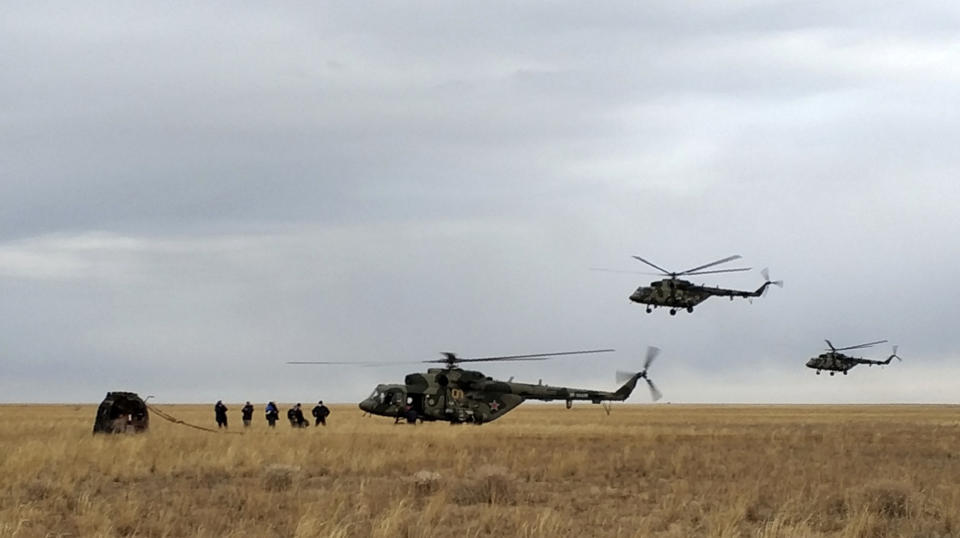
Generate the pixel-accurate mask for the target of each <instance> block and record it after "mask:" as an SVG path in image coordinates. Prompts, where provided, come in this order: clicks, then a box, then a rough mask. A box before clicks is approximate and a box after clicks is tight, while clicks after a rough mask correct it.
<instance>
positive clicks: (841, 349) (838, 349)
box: [834, 340, 886, 351]
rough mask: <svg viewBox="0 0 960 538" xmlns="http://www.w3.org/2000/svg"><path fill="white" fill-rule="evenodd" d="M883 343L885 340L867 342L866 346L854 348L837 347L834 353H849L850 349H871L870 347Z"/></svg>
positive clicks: (861, 345)
mask: <svg viewBox="0 0 960 538" xmlns="http://www.w3.org/2000/svg"><path fill="white" fill-rule="evenodd" d="M883 343H886V340H877V341H876V342H867V343H866V344H857V345H855V346H847V347H838V348H836V349H835V350H834V351H849V350H851V349H862V348H865V347H871V346H875V345H877V344H883Z"/></svg>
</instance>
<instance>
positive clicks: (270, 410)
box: [266, 402, 280, 428]
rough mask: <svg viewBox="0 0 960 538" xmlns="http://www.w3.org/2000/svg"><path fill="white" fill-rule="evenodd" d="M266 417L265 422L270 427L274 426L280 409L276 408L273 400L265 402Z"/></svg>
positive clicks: (278, 417)
mask: <svg viewBox="0 0 960 538" xmlns="http://www.w3.org/2000/svg"><path fill="white" fill-rule="evenodd" d="M266 417H267V424H269V425H270V427H271V428H274V427H276V425H277V420H279V419H280V410H279V409H277V404H275V403H273V402H267V407H266Z"/></svg>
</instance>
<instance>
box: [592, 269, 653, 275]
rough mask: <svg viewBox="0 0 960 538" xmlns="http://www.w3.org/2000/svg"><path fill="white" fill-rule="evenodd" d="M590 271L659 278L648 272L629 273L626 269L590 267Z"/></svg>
mask: <svg viewBox="0 0 960 538" xmlns="http://www.w3.org/2000/svg"><path fill="white" fill-rule="evenodd" d="M590 270H591V271H598V272H601V273H621V274H627V275H656V276H660V273H651V272H650V271H629V270H626V269H607V268H605V267H591V268H590Z"/></svg>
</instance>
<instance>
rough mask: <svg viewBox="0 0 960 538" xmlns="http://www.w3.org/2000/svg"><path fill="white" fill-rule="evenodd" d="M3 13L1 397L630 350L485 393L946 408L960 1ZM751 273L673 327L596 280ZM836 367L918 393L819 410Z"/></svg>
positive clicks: (337, 394) (273, 394) (294, 381)
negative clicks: (646, 381) (734, 289)
mask: <svg viewBox="0 0 960 538" xmlns="http://www.w3.org/2000/svg"><path fill="white" fill-rule="evenodd" d="M5 11H6V12H7V16H5V17H3V18H0V62H2V65H0V105H2V106H0V176H2V181H0V199H2V200H3V202H2V208H3V210H2V211H0V290H2V296H3V297H4V301H2V304H0V319H2V320H3V323H0V338H2V341H3V342H5V350H4V355H5V359H4V366H3V370H4V375H3V376H2V381H0V391H2V393H3V394H4V396H3V397H2V398H3V399H5V400H8V401H17V400H61V401H71V400H94V399H96V398H98V397H99V395H100V393H101V392H104V391H105V390H108V389H112V388H124V387H130V388H135V389H137V390H140V391H141V392H146V393H156V394H157V395H158V396H161V397H163V398H167V399H171V400H174V399H175V400H186V401H195V400H203V399H216V398H227V399H230V398H232V399H246V398H259V399H265V398H272V399H302V400H308V399H310V398H311V397H313V395H314V394H316V393H321V394H323V395H324V396H325V397H326V398H327V399H330V400H343V401H350V400H356V399H358V398H359V396H360V395H361V394H362V393H364V392H366V391H367V390H368V388H369V387H370V386H372V385H373V384H375V383H376V382H378V381H386V380H390V379H399V376H400V375H402V374H403V373H404V372H406V371H407V370H408V369H409V368H408V367H405V366H404V367H400V366H398V367H396V368H393V367H391V368H388V369H386V370H384V371H376V372H374V371H370V370H367V369H361V368H357V369H347V370H336V371H331V370H321V369H313V370H310V369H301V370H297V369H295V368H293V367H288V366H284V365H283V364H282V363H283V361H285V360H293V359H296V360H309V359H319V358H336V359H346V360H350V359H352V358H354V357H355V358H357V360H360V359H371V358H374V359H382V360H389V359H394V358H396V359H397V360H411V359H420V358H431V357H433V356H434V354H435V353H436V352H437V351H441V350H453V351H459V352H461V353H463V354H467V355H469V354H483V355H486V354H493V353H513V352H530V351H551V350H555V349H562V348H581V347H592V346H607V345H611V346H615V347H618V348H620V349H621V350H622V352H621V353H618V354H617V356H616V357H603V358H596V359H590V360H584V361H577V360H560V361H555V362H553V363H549V364H534V365H531V364H518V365H511V366H509V367H507V366H495V367H491V368H490V373H492V374H496V375H503V376H509V375H516V376H517V377H518V378H526V379H536V378H541V377H542V378H544V379H545V381H548V382H551V383H567V384H589V385H600V386H605V387H609V386H612V384H613V381H612V372H613V371H614V370H616V369H618V368H619V369H624V368H630V367H631V366H632V365H633V364H634V363H636V362H637V360H639V357H640V356H641V355H642V350H643V347H644V346H646V345H647V344H656V345H660V346H662V347H663V348H664V349H665V352H664V358H663V361H662V363H661V364H658V368H659V369H660V370H659V372H658V373H659V376H660V377H655V378H656V379H657V380H658V382H659V383H660V384H661V385H663V388H664V391H665V392H666V393H667V395H668V397H669V398H671V399H674V400H675V401H704V400H713V401H767V400H773V401H949V399H950V397H949V396H948V395H947V394H948V391H947V390H946V389H945V388H944V387H942V386H941V385H942V384H941V385H938V384H936V383H934V381H933V380H932V379H931V380H930V384H929V385H927V384H925V381H924V380H925V379H928V378H931V377H932V376H937V377H940V378H946V377H948V375H947V373H955V372H956V367H955V366H954V365H953V364H952V362H951V361H952V359H953V357H954V356H955V350H956V349H957V348H958V346H960V339H958V337H957V336H956V335H955V334H954V331H953V320H955V319H957V315H958V314H960V312H958V307H957V306H956V305H957V301H956V300H955V298H956V295H957V294H956V292H955V291H954V289H953V285H954V280H955V279H954V278H953V276H954V274H955V273H956V272H957V269H958V265H960V252H958V251H957V249H956V248H955V246H954V245H955V243H956V237H957V232H958V231H960V230H958V228H960V226H958V224H957V219H956V217H955V215H954V212H955V210H954V208H955V207H957V206H958V202H960V187H957V183H956V181H955V177H956V175H957V172H958V168H960V161H958V158H957V156H956V152H955V150H954V148H955V147H956V145H957V142H958V133H957V129H956V127H955V126H956V125H957V124H958V122H957V119H958V118H957V112H956V111H957V110H958V107H957V106H956V96H957V95H958V94H960V92H958V89H960V88H958V86H960V68H958V67H957V66H958V65H960V61H958V60H960V46H958V41H957V39H956V37H955V36H956V35H957V33H956V30H957V29H958V26H960V11H958V10H957V9H956V7H955V6H953V5H952V4H946V3H943V4H937V3H933V2H931V3H927V4H925V5H924V6H892V7H878V6H875V5H872V4H871V5H867V4H865V3H858V2H847V3H841V4H834V5H821V6H809V5H807V4H802V3H796V4H782V3H776V4H767V3H762V2H745V3H742V4H740V5H738V6H733V7H730V6H723V7H719V6H718V7H709V6H703V5H700V4H697V3H676V2H662V3H645V4H644V5H642V6H637V5H634V4H633V3H623V4H609V5H606V6H604V7H596V6H586V5H579V4H570V5H563V4H552V5H549V6H547V5H541V6H519V7H518V6H516V5H513V4H508V3H503V4H484V5H483V6H479V5H478V6H462V5H460V6H453V5H449V4H445V3H438V4H436V5H427V4H420V5H418V6H415V7H411V6H409V5H401V4H396V5H381V6H378V7H377V8H376V9H373V8H364V7H359V6H354V5H349V6H343V7H338V8H328V7H318V6H316V5H313V4H307V3H305V4H296V3H292V4H287V5H286V6H284V7H282V8H277V7H270V8H267V7H263V6H260V5H258V4H253V3H251V4H246V5H238V4H236V3H230V4H226V3H224V4H219V5H217V4H205V5H204V6H195V5H191V4H179V5H178V4H169V3H166V4H150V5H138V6H132V5H128V4H123V3H116V4H112V3H103V4H99V5H95V6H82V7H80V6H76V5H74V4H70V3H62V4H57V3H52V4H44V5H42V6H41V5H32V4H30V5H23V6H16V7H11V8H7V9H6V10H5ZM734 252H738V253H741V254H743V255H744V256H745V258H746V260H745V261H746V262H747V263H749V264H751V265H753V266H754V267H756V268H759V267H761V266H763V265H770V266H771V268H772V270H773V272H774V274H775V275H776V276H777V277H778V278H784V279H785V280H787V288H786V289H784V290H782V291H781V290H774V292H772V293H771V294H770V295H768V296H767V297H766V298H764V299H761V300H758V301H756V302H755V304H753V305H748V304H745V303H742V302H736V303H732V304H730V303H724V302H722V301H717V300H712V301H708V302H707V303H705V304H704V305H702V306H701V307H700V308H699V309H698V311H697V313H696V314H695V315H693V316H689V317H686V316H680V317H679V319H673V318H668V317H667V316H665V315H654V316H647V315H645V314H644V313H643V311H642V308H639V307H637V306H636V305H630V304H628V303H627V301H626V297H627V295H629V293H630V291H632V289H633V288H635V287H636V286H637V285H638V284H639V283H641V282H643V281H644V277H640V276H637V277H632V276H629V275H610V274H600V273H591V272H589V271H587V270H586V269H587V267H590V266H596V265H606V266H611V267H620V268H625V269H626V268H631V267H632V266H633V265H635V262H632V260H630V259H629V257H628V256H629V255H630V254H641V255H643V256H647V257H649V258H651V259H654V260H656V261H657V262H658V263H661V264H663V265H666V266H669V267H686V266H690V265H693V264H696V263H701V262H705V261H708V260H710V259H714V258H717V257H721V256H724V255H727V254H730V253H734ZM758 280H759V276H757V275H756V273H751V274H749V275H734V276H730V277H725V278H723V279H722V280H721V279H720V278H717V279H707V280H706V281H707V283H710V284H714V283H720V282H722V283H724V284H729V285H734V286H741V287H745V288H752V287H755V286H756V285H758ZM824 337H828V338H831V339H833V340H835V341H840V342H848V341H849V342H852V343H856V342H858V341H865V340H872V339H875V338H884V337H886V338H890V339H891V340H895V341H897V342H899V343H900V344H902V346H903V349H902V353H901V354H902V355H904V356H905V357H908V361H907V362H905V363H904V364H900V365H896V366H895V367H891V368H888V369H886V370H885V371H882V372H880V371H878V370H876V369H873V370H866V371H860V369H858V370H854V371H853V372H852V374H851V375H853V376H854V378H855V379H856V381H851V379H850V378H849V376H848V377H847V378H844V379H843V380H833V379H831V380H829V381H827V380H824V379H820V378H810V377H809V374H812V372H809V371H804V369H803V368H802V363H803V361H804V360H805V358H806V357H808V356H809V355H811V354H815V353H817V352H818V349H819V348H820V347H821V345H820V343H819V342H821V341H822V339H823V338H824ZM885 351H886V350H882V351H878V353H882V352H885ZM938 372H939V375H938ZM608 374H609V375H608ZM904 380H906V381H904ZM834 381H842V382H843V383H844V386H842V387H841V386H840V383H834ZM778 384H780V385H782V386H779V390H777V391H771V390H770V387H771V386H772V385H778ZM824 386H829V387H833V388H830V389H824V388H823V387H824ZM818 387H819V388H818Z"/></svg>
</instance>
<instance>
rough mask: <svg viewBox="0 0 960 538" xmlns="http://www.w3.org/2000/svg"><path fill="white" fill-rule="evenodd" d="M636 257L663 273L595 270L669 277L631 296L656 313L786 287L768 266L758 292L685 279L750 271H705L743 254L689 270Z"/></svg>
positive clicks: (751, 295) (686, 308) (747, 296)
mask: <svg viewBox="0 0 960 538" xmlns="http://www.w3.org/2000/svg"><path fill="white" fill-rule="evenodd" d="M633 258H634V259H636V260H638V261H641V262H643V263H645V264H647V265H649V266H650V267H653V268H654V269H656V270H657V271H659V273H643V272H640V271H618V270H612V269H598V268H594V269H593V270H594V271H608V272H614V273H634V274H661V275H664V276H666V277H668V278H665V279H663V280H658V281H656V282H651V283H650V285H649V286H640V287H639V288H637V290H636V291H634V292H633V293H632V294H631V295H630V300H631V301H633V302H635V303H640V304H645V305H647V313H648V314H649V313H651V312H653V310H654V309H655V308H658V307H661V306H663V307H669V308H670V315H671V316H675V315H676V314H677V310H679V309H685V310H686V311H687V312H693V307H694V306H696V305H698V304H700V303H702V302H704V301H706V300H707V299H709V298H710V297H715V296H716V297H729V298H730V300H731V301H732V300H733V299H734V298H735V297H743V298H751V299H752V298H753V297H760V296H762V295H765V294H766V292H767V288H768V287H769V286H770V285H771V284H773V285H774V286H777V287H781V288H782V287H783V281H782V280H770V273H769V271H768V270H767V269H763V270H762V271H761V272H760V273H761V274H762V275H763V280H764V283H763V285H761V286H760V287H759V288H757V289H756V290H754V291H750V290H733V289H727V288H719V287H712V286H701V285H699V284H694V283H693V282H690V281H689V280H683V279H681V278H678V277H681V276H693V275H709V274H715V273H737V272H740V271H749V270H750V268H749V267H740V268H737V269H714V270H710V271H705V270H704V269H708V268H710V267H713V266H715V265H720V264H721V263H726V262H729V261H733V260H738V259H740V256H739V255H733V256H728V257H726V258H723V259H720V260H717V261H715V262H710V263H707V264H704V265H700V266H698V267H694V268H692V269H687V270H686V271H679V272H671V271H667V270H666V269H664V268H662V267H660V266H658V265H656V264H654V263H652V262H649V261H647V260H645V259H643V258H641V257H640V256H633Z"/></svg>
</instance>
